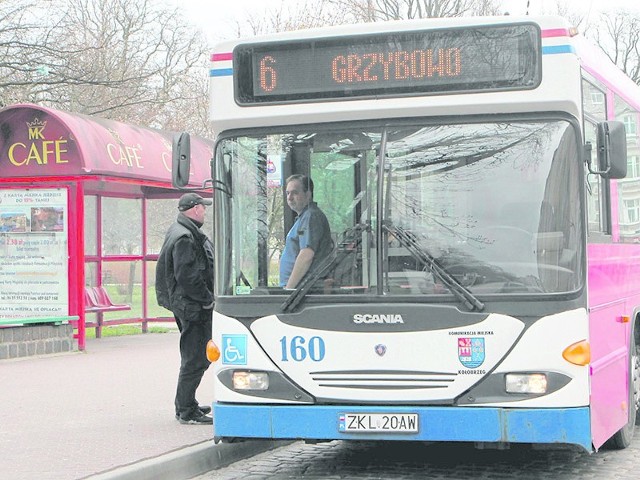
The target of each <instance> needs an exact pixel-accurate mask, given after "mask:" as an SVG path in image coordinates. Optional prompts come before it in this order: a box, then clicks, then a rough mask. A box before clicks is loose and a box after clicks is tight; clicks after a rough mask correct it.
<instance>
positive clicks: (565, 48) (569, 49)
mask: <svg viewBox="0 0 640 480" xmlns="http://www.w3.org/2000/svg"><path fill="white" fill-rule="evenodd" d="M556 53H576V49H575V48H574V47H573V45H553V46H550V47H542V54H543V55H554V54H556Z"/></svg>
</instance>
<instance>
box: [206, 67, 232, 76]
mask: <svg viewBox="0 0 640 480" xmlns="http://www.w3.org/2000/svg"><path fill="white" fill-rule="evenodd" d="M229 75H233V68H213V69H211V70H209V76H210V77H227V76H229Z"/></svg>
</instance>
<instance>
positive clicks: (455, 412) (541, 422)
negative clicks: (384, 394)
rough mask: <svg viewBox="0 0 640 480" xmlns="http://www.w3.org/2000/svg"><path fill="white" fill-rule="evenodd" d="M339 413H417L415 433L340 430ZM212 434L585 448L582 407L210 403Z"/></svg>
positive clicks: (588, 439) (588, 435) (586, 428)
mask: <svg viewBox="0 0 640 480" xmlns="http://www.w3.org/2000/svg"><path fill="white" fill-rule="evenodd" d="M344 413H392V414H393V413H417V414H418V416H419V420H418V432H417V433H352V432H349V433H343V432H340V431H339V429H338V424H339V416H340V415H341V414H344ZM213 419H214V420H213V423H214V427H213V430H214V435H215V436H216V437H238V438H270V439H303V438H306V439H319V440H331V439H352V440H353V439H355V440H411V441H453V442H513V443H548V444H550V443H567V444H575V445H580V446H582V447H583V448H584V449H585V450H587V451H589V452H591V451H592V447H591V427H590V423H589V422H590V417H589V408H588V407H579V408H540V409H533V408H532V409H524V408H523V409H509V408H467V407H398V406H388V407H380V406H375V407H374V406H369V407H365V406H357V407H356V406H349V405H343V406H336V405H288V406H284V405H273V406H268V405H230V404H214V405H213Z"/></svg>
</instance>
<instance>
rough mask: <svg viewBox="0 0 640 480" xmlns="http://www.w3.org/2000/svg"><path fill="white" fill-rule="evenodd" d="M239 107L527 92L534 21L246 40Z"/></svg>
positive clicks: (535, 65) (534, 68)
mask: <svg viewBox="0 0 640 480" xmlns="http://www.w3.org/2000/svg"><path fill="white" fill-rule="evenodd" d="M233 61H234V65H233V70H234V81H235V95H236V101H237V102H238V103H239V104H241V105H252V104H264V103H281V102H296V101H309V100H316V101H319V100H339V99H354V98H362V97H380V96H403V95H433V94H442V93H461V92H485V91H497V90H517V89H531V88H535V87H537V86H538V84H539V83H540V79H541V44H540V30H539V28H538V27H537V26H536V25H534V24H529V23H525V24H517V25H490V26H475V27H469V28H453V29H440V30H424V31H410V32H389V33H380V34H375V35H364V36H351V37H338V38H324V39H307V40H303V41H300V40H295V41H291V42H277V43H258V44H243V45H239V46H237V47H236V48H235V50H234V53H233Z"/></svg>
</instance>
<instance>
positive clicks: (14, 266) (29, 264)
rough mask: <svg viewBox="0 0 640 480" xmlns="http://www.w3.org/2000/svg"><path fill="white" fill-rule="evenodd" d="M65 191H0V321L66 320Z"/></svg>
mask: <svg viewBox="0 0 640 480" xmlns="http://www.w3.org/2000/svg"><path fill="white" fill-rule="evenodd" d="M67 224H68V222H67V191H66V189H7V190H0V318H4V319H12V318H16V319H20V318H34V317H55V316H66V315H68V311H69V307H68V304H69V303H68V295H69V288H68V283H69V279H68V228H67Z"/></svg>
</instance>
